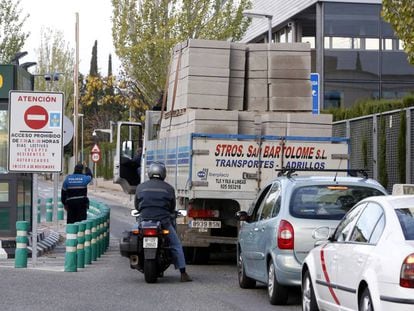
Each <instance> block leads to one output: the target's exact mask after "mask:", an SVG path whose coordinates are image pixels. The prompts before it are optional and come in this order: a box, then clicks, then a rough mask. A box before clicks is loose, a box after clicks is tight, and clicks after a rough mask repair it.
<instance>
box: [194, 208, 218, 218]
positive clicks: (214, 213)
mask: <svg viewBox="0 0 414 311" xmlns="http://www.w3.org/2000/svg"><path fill="white" fill-rule="evenodd" d="M188 217H191V218H213V217H219V211H218V210H212V209H193V208H190V209H189V211H188Z"/></svg>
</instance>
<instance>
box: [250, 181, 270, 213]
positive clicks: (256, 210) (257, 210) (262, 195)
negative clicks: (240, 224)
mask: <svg viewBox="0 0 414 311" xmlns="http://www.w3.org/2000/svg"><path fill="white" fill-rule="evenodd" d="M271 186H272V185H268V186H267V187H266V188H264V189H263V191H262V192H261V193H260V194H259V198H258V199H257V201H256V204H255V205H254V208H253V211H252V214H251V216H250V219H251V221H258V220H259V216H260V210H261V209H262V207H263V205H264V203H265V198H266V196H267V193H268V192H269V190H270V187H271Z"/></svg>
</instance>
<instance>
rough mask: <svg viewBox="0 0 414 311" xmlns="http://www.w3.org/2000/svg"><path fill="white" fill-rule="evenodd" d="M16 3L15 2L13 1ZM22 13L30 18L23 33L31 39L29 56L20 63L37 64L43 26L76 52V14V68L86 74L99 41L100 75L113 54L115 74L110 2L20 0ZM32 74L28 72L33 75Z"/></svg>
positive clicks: (91, 0) (98, 0)
mask: <svg viewBox="0 0 414 311" xmlns="http://www.w3.org/2000/svg"><path fill="white" fill-rule="evenodd" d="M16 1H17V0H16ZM19 7H20V8H22V9H23V13H25V14H30V17H29V18H28V19H27V21H26V23H25V25H24V31H26V32H30V36H29V38H28V39H27V41H26V44H25V46H24V51H27V52H29V54H28V55H27V56H26V57H24V58H23V59H22V60H21V63H22V62H27V61H36V59H37V57H36V52H35V49H38V48H39V46H40V43H39V40H40V31H41V28H42V26H44V27H50V28H52V29H56V30H59V31H61V32H62V33H63V34H64V39H65V41H66V42H67V43H68V44H69V45H70V46H71V47H73V49H74V50H75V24H76V12H78V13H79V68H80V72H81V73H83V74H88V73H89V68H90V61H91V57H92V47H93V44H94V42H95V40H98V67H99V71H100V73H101V74H102V75H106V74H107V71H108V56H109V54H112V68H113V72H114V73H115V74H117V73H118V67H119V65H120V63H119V60H118V59H117V58H116V55H115V51H114V47H113V45H112V32H111V27H112V22H111V16H112V4H111V0H21V2H20V6H19ZM35 71H36V68H35V69H34V70H31V72H35Z"/></svg>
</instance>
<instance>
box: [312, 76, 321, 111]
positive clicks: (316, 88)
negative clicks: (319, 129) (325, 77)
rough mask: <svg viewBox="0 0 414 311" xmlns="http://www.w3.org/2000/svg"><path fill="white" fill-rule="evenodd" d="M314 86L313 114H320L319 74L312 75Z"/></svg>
mask: <svg viewBox="0 0 414 311" xmlns="http://www.w3.org/2000/svg"><path fill="white" fill-rule="evenodd" d="M310 80H311V84H312V114H319V98H320V96H319V73H311V76H310Z"/></svg>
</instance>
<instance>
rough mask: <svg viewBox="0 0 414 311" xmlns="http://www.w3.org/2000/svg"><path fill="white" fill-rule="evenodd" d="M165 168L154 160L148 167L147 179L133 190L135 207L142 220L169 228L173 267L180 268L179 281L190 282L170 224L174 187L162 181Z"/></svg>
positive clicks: (164, 175) (179, 244)
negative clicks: (159, 223) (154, 221)
mask: <svg viewBox="0 0 414 311" xmlns="http://www.w3.org/2000/svg"><path fill="white" fill-rule="evenodd" d="M166 176H167V170H166V168H165V166H164V164H163V163H161V162H154V163H152V164H151V165H150V167H149V169H148V177H149V180H147V181H146V182H144V183H142V184H139V185H138V186H137V189H136V192H135V202H134V203H135V208H136V209H137V211H138V212H139V213H140V214H141V218H142V219H143V220H159V221H161V223H162V225H163V227H164V228H165V229H168V230H169V232H170V233H169V234H168V239H169V241H170V247H171V253H172V256H173V259H174V265H175V268H176V269H177V268H178V269H180V272H181V282H191V281H192V279H191V278H190V276H189V275H188V274H187V272H186V271H185V258H184V252H183V247H182V245H181V242H180V240H179V238H178V236H177V233H176V231H175V228H174V226H173V224H172V221H173V219H172V215H174V213H175V191H174V188H173V187H172V186H171V185H170V184H168V183H167V182H165V181H164V179H165V177H166Z"/></svg>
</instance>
